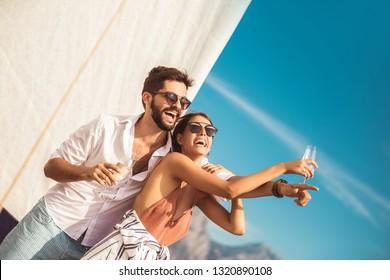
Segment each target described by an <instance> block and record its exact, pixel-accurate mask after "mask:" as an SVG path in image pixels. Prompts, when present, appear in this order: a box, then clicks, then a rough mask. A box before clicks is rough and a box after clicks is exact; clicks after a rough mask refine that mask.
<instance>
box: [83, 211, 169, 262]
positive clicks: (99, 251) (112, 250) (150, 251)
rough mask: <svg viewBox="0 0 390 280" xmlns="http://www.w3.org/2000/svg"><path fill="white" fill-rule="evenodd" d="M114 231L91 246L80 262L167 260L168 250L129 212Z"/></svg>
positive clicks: (135, 214) (132, 212)
mask: <svg viewBox="0 0 390 280" xmlns="http://www.w3.org/2000/svg"><path fill="white" fill-rule="evenodd" d="M114 228H115V229H114V231H113V232H112V233H111V234H109V235H108V236H107V237H105V238H104V239H103V240H101V241H100V242H99V243H97V244H96V245H95V246H93V247H92V248H91V249H90V250H89V251H88V252H87V253H86V254H85V255H84V256H83V257H82V260H169V250H168V248H167V247H166V246H163V245H161V244H160V243H158V241H157V240H156V239H155V238H154V237H153V236H152V235H151V234H150V233H149V232H148V231H147V230H146V229H145V227H144V225H143V224H142V223H141V221H140V220H139V218H138V216H137V213H136V212H135V211H134V210H129V211H127V212H126V214H125V215H124V216H123V219H122V221H121V222H120V223H119V224H117V225H115V227H114Z"/></svg>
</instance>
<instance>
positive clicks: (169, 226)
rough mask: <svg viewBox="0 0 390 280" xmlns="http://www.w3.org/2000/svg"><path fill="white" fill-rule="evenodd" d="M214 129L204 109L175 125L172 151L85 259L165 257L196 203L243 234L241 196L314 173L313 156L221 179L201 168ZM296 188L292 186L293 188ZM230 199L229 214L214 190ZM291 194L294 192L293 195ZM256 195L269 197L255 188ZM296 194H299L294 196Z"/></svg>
mask: <svg viewBox="0 0 390 280" xmlns="http://www.w3.org/2000/svg"><path fill="white" fill-rule="evenodd" d="M216 132H217V129H216V128H215V127H214V126H213V125H212V122H211V120H210V118H209V117H208V116H207V115H206V114H204V113H200V112H199V113H191V114H187V115H185V116H184V117H182V118H181V119H180V120H179V122H178V124H177V125H176V127H175V129H174V132H173V136H172V141H173V148H174V152H172V153H170V154H168V155H166V156H165V157H164V159H163V160H162V161H161V162H160V164H159V165H157V166H156V167H155V169H154V170H153V172H152V173H151V174H150V176H149V178H148V180H147V181H146V183H145V185H144V187H143V188H142V190H141V192H140V193H139V194H138V196H137V199H136V201H135V202H134V205H133V209H131V210H129V211H128V212H127V213H126V214H125V216H124V219H123V220H122V222H121V223H120V224H117V225H116V227H115V230H114V232H113V233H112V234H110V235H109V236H107V237H106V238H105V239H103V240H102V241H101V242H99V243H98V244H96V245H95V246H94V247H92V248H91V250H90V251H88V252H87V253H86V255H85V256H84V257H83V259H169V251H168V248H167V246H169V245H170V244H172V243H174V242H176V241H178V240H179V239H181V238H182V237H184V235H186V233H187V232H188V229H189V226H190V221H191V214H192V209H193V207H194V206H197V207H199V208H200V210H201V211H202V212H203V213H204V214H205V215H206V216H207V217H208V218H209V219H210V220H212V221H213V222H214V223H216V224H217V225H218V226H220V227H221V228H223V229H225V230H226V231H228V232H230V233H232V234H236V235H242V234H244V232H245V217H244V208H243V204H242V201H241V198H239V197H238V196H239V195H243V196H250V195H248V193H250V192H251V191H254V192H256V189H257V188H258V187H259V186H262V185H265V183H267V182H268V181H270V180H271V179H274V178H276V177H278V176H279V175H281V174H283V173H297V174H304V175H307V176H309V175H310V176H313V170H312V169H311V167H309V166H308V164H309V163H311V164H314V165H315V166H317V165H316V163H315V162H313V161H311V160H306V161H295V162H288V163H283V164H279V165H277V166H273V167H270V168H268V169H266V170H263V171H260V172H258V173H255V174H252V175H249V176H245V177H236V178H235V179H234V180H229V181H224V180H221V179H219V178H218V177H217V176H215V175H212V174H210V173H208V172H207V171H205V170H203V169H202V168H200V167H199V164H200V163H201V161H202V159H203V158H204V157H205V156H207V155H208V154H209V152H210V148H211V145H212V142H213V138H214V136H215V134H216ZM278 185H281V186H283V185H284V187H285V188H287V189H288V190H287V191H291V189H294V191H293V193H294V194H296V193H298V191H302V190H307V189H312V190H317V188H315V187H312V186H309V185H303V184H297V186H295V187H294V185H288V184H277V183H276V184H275V183H273V186H274V193H275V191H276V192H277V194H280V193H281V192H282V191H281V188H280V186H278ZM295 189H296V190H295ZM210 193H212V194H215V195H219V196H222V197H227V198H230V199H231V204H232V206H231V210H230V212H228V211H227V210H226V209H225V208H224V207H223V206H221V205H220V204H219V203H218V202H217V201H216V199H215V197H214V196H213V195H212V194H210ZM294 194H293V195H291V196H295V195H294ZM257 195H258V196H262V195H269V194H265V193H264V191H258V193H257ZM295 197H297V196H295Z"/></svg>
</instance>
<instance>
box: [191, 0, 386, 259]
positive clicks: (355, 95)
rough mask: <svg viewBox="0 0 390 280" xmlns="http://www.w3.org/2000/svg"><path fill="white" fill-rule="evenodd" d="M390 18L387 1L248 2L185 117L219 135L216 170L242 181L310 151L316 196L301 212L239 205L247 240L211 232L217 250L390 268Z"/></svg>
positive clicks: (269, 202) (273, 201)
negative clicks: (192, 114)
mask: <svg viewBox="0 0 390 280" xmlns="http://www.w3.org/2000/svg"><path fill="white" fill-rule="evenodd" d="M389 11H390V4H389V2H388V1H385V0H383V1H368V0H367V1H350V0H347V1H343V0H338V1H309V0H307V1H287V0H285V1H282V0H265V1H258V0H253V1H252V3H251V4H250V6H249V8H248V10H247V11H246V13H245V15H244V17H243V18H242V20H241V22H240V24H239V25H238V27H237V29H236V31H235V32H234V34H233V36H232V37H231V39H230V41H229V42H228V44H227V46H226V47H225V49H224V50H223V52H222V54H221V56H220V57H219V59H218V61H217V62H216V64H215V65H214V67H213V69H212V71H211V73H210V75H209V76H208V78H207V80H206V82H205V83H204V84H203V86H202V88H201V89H200V91H199V93H198V95H197V96H196V98H195V100H194V102H193V105H192V106H191V110H195V111H205V112H207V113H209V115H210V116H211V117H212V119H213V121H214V124H215V125H216V126H217V127H218V128H219V132H218V135H217V136H216V138H215V141H214V146H213V150H212V152H211V155H210V158H211V161H213V162H215V163H221V164H223V165H224V166H226V167H227V168H228V169H230V170H232V171H233V172H235V173H236V174H238V175H247V174H250V173H253V172H256V171H258V170H261V169H264V168H266V167H268V166H271V165H273V164H276V163H278V162H283V161H290V160H295V159H299V158H301V157H302V155H303V152H304V150H305V147H306V145H308V144H313V145H317V147H318V151H317V162H318V164H319V169H318V170H317V171H316V176H315V178H314V179H311V180H310V181H309V183H311V184H313V185H315V186H317V187H319V188H320V191H319V192H312V193H311V194H312V197H313V198H312V201H311V202H310V203H309V205H307V206H306V207H304V208H301V207H297V206H295V204H294V202H293V200H292V199H288V198H287V199H286V198H284V199H277V198H273V197H267V198H260V199H253V200H246V201H245V209H246V218H247V233H246V235H244V236H243V237H236V236H233V235H230V234H227V233H224V232H223V231H222V230H220V229H218V228H216V227H215V226H212V225H210V233H211V237H212V238H213V239H215V240H218V241H219V242H223V243H226V244H229V245H239V244H247V243H258V242H265V243H267V244H269V245H270V246H271V247H272V249H273V250H274V251H275V252H276V253H277V254H279V255H280V256H281V257H282V258H284V259H308V260H309V259H321V260H322V259H353V260H355V259H390V183H389V179H388V174H389V171H390V125H389V120H390V110H389V105H390V94H389V90H390V54H389V52H390V20H389V17H388V13H389ZM282 177H283V178H285V179H287V180H288V181H291V182H300V181H302V178H301V177H298V176H296V175H284V176H282ZM227 206H228V205H227Z"/></svg>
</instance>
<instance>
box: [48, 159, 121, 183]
mask: <svg viewBox="0 0 390 280" xmlns="http://www.w3.org/2000/svg"><path fill="white" fill-rule="evenodd" d="M110 169H112V170H115V171H117V172H119V173H120V169H119V168H118V167H117V166H116V165H115V164H112V163H108V162H101V163H99V164H97V165H95V166H93V167H87V166H84V165H74V164H71V163H69V162H68V161H66V160H65V159H63V158H59V157H57V158H52V159H50V160H49V161H48V162H47V163H46V164H45V167H44V169H43V170H44V173H45V176H46V177H48V178H51V179H53V180H55V181H57V182H61V183H69V182H76V181H83V180H84V181H93V180H95V181H97V182H98V183H99V184H100V185H102V186H104V185H105V182H107V184H109V185H110V186H112V185H113V184H116V183H117V180H116V178H115V176H114V175H113V174H112V172H111V171H110Z"/></svg>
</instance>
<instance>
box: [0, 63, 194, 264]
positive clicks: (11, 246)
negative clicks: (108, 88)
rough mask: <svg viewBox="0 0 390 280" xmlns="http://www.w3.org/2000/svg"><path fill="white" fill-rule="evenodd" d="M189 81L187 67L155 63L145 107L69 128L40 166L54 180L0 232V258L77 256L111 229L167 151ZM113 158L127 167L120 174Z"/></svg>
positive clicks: (146, 84)
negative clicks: (127, 170) (1, 238)
mask: <svg viewBox="0 0 390 280" xmlns="http://www.w3.org/2000/svg"><path fill="white" fill-rule="evenodd" d="M192 84H193V80H192V79H191V78H190V77H189V76H188V75H187V74H186V73H183V72H181V71H179V70H177V69H175V68H168V67H162V66H159V67H155V68H153V69H152V70H151V71H150V72H149V76H148V77H147V78H146V79H145V81H144V87H143V90H142V104H143V106H144V109H145V112H144V113H143V114H141V115H138V116H107V115H101V116H100V117H99V118H97V119H95V120H94V121H92V122H90V123H89V124H87V125H85V126H83V127H81V128H80V129H78V130H77V131H76V132H74V133H73V134H72V135H71V136H70V137H69V139H67V140H66V141H65V142H64V143H62V145H61V146H60V147H59V148H58V149H57V150H56V151H55V152H54V153H53V154H52V155H51V157H50V159H49V161H48V162H47V163H46V165H45V167H44V172H45V175H46V176H47V177H49V178H51V179H54V180H56V181H57V182H58V183H57V184H56V185H55V186H53V187H52V188H51V189H50V190H49V191H48V192H47V193H46V195H45V196H44V197H43V198H42V199H41V200H40V201H39V202H38V203H37V205H35V207H34V208H33V209H32V210H31V212H30V213H28V214H27V215H26V216H25V217H24V218H23V219H22V220H21V222H20V223H19V224H18V225H17V226H16V227H15V228H14V229H13V230H12V231H11V232H10V233H9V234H8V236H7V237H6V238H5V239H4V241H3V242H2V244H1V245H0V259H80V257H81V256H82V255H83V254H84V253H85V252H86V250H87V249H88V248H89V247H90V246H92V245H94V244H95V243H96V242H98V241H99V240H100V239H101V238H103V237H104V236H106V235H107V234H108V233H109V232H111V231H112V228H113V226H114V224H115V223H117V222H118V221H119V220H120V218H121V217H122V215H123V214H124V213H125V212H126V211H127V210H128V209H129V208H130V207H131V206H132V203H133V201H134V199H135V196H136V195H137V193H138V192H139V190H140V188H141V186H142V185H143V182H144V180H145V179H146V177H147V175H148V174H149V172H150V171H151V170H152V169H153V167H154V166H156V164H157V163H158V162H159V161H160V160H161V159H162V157H163V156H165V155H166V154H167V153H168V152H169V151H170V148H171V139H170V134H169V131H170V130H171V129H172V128H173V127H174V124H175V122H176V120H177V118H178V117H179V116H180V115H181V114H182V112H183V110H185V109H187V108H188V106H189V105H190V104H191V102H190V101H189V100H188V99H187V97H186V95H187V90H188V88H189V87H191V86H192ZM118 161H121V162H124V163H125V164H127V165H128V166H131V167H132V168H131V169H132V170H130V172H131V174H130V175H128V176H126V177H125V178H124V179H123V180H119V181H118V179H117V178H116V177H115V176H114V175H115V172H120V171H121V170H120V169H119V168H118V166H116V165H115V163H116V162H118ZM104 186H107V188H106V189H104V190H103V191H102V188H103V187H104ZM99 192H101V194H100V195H99Z"/></svg>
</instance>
